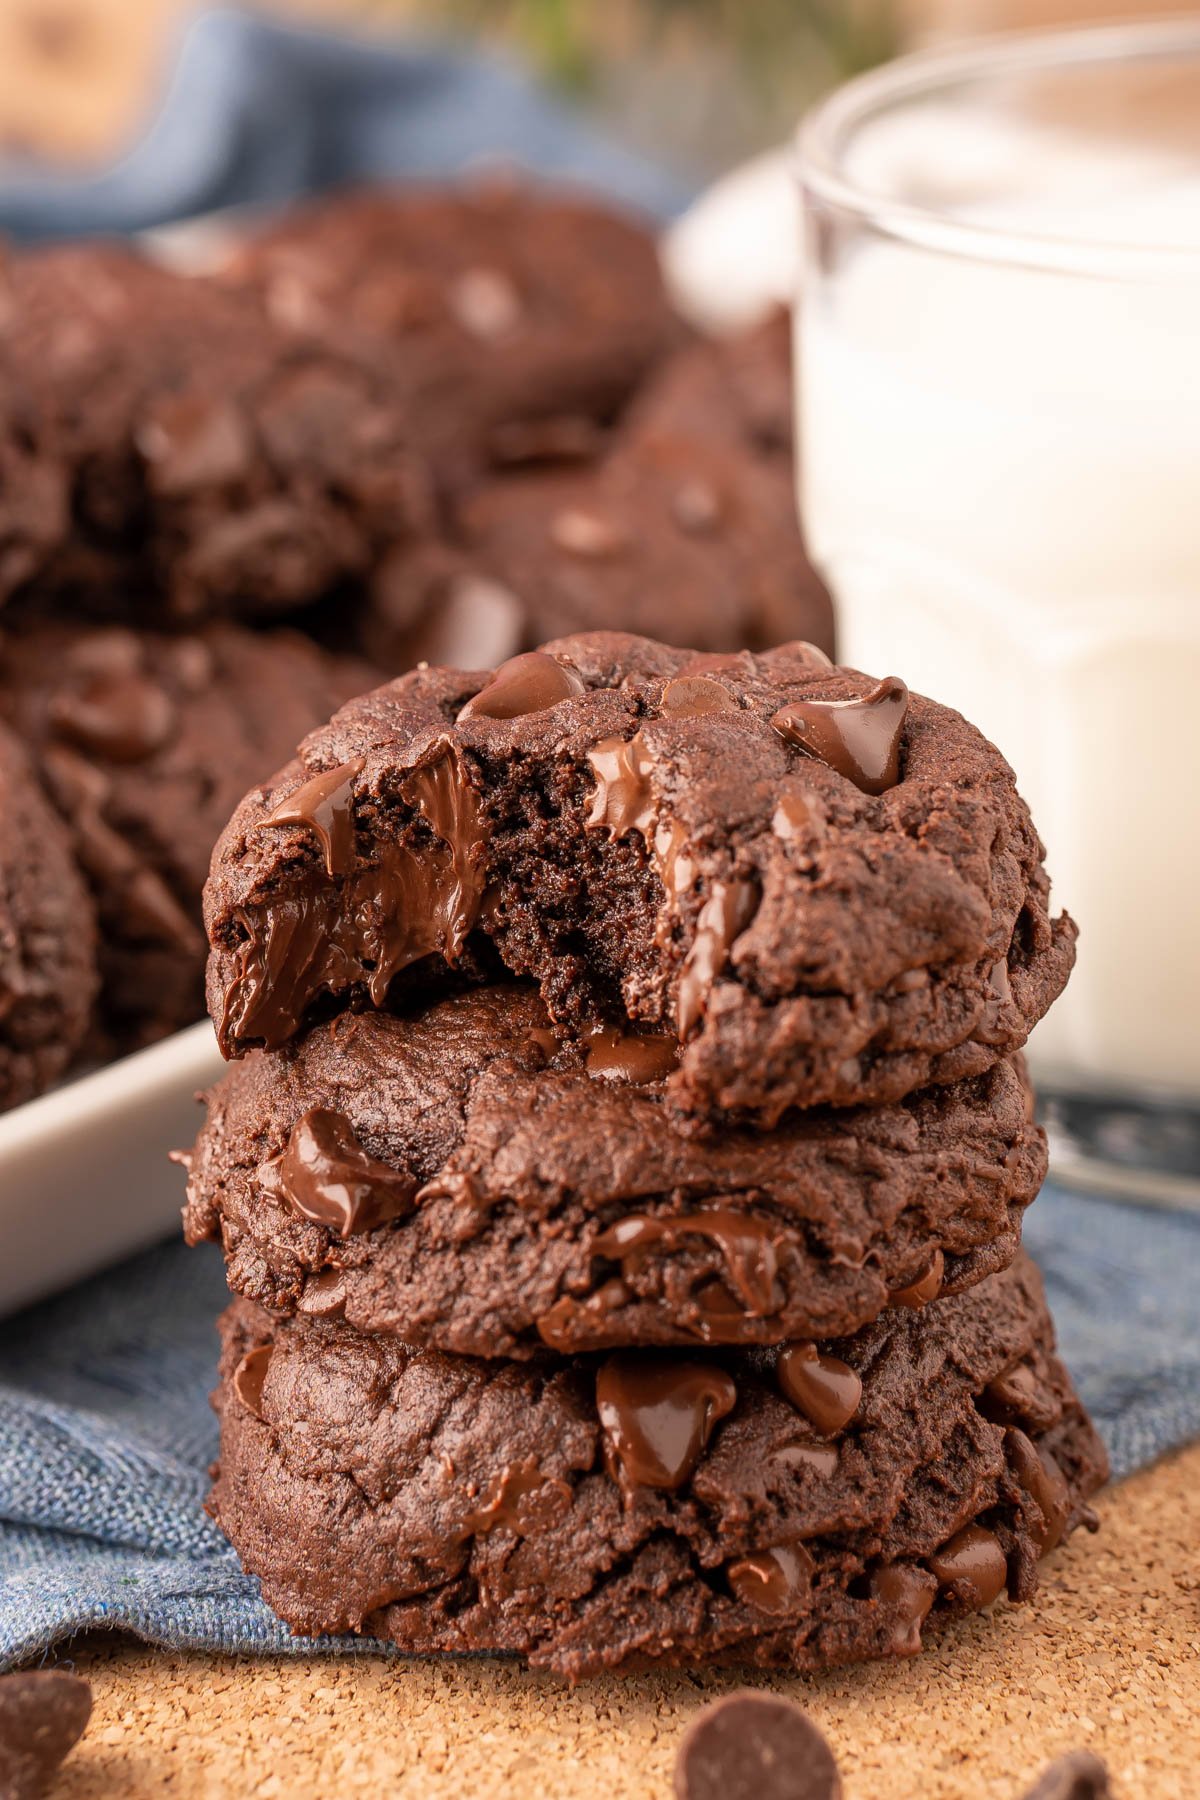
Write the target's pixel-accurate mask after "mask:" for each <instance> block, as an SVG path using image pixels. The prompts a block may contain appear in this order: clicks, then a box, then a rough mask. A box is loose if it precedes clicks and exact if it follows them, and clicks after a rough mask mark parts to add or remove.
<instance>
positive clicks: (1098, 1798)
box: [1025, 1750, 1112, 1800]
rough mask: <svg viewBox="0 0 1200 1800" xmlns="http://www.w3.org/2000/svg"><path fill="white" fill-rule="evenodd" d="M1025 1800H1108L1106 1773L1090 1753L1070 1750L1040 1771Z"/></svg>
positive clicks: (1103, 1767) (1110, 1790)
mask: <svg viewBox="0 0 1200 1800" xmlns="http://www.w3.org/2000/svg"><path fill="white" fill-rule="evenodd" d="M1025 1800H1112V1787H1111V1786H1110V1784H1109V1779H1108V1770H1107V1768H1106V1767H1105V1765H1104V1764H1103V1763H1102V1762H1101V1760H1100V1758H1099V1757H1098V1756H1093V1755H1092V1753H1091V1751H1090V1750H1072V1751H1070V1752H1069V1753H1068V1755H1066V1756H1060V1757H1057V1758H1056V1759H1055V1761H1054V1762H1052V1763H1051V1764H1050V1766H1049V1768H1048V1769H1045V1770H1043V1772H1042V1774H1041V1776H1040V1777H1039V1779H1038V1780H1037V1781H1035V1782H1034V1784H1033V1786H1032V1787H1031V1788H1030V1790H1029V1792H1028V1794H1026V1796H1025Z"/></svg>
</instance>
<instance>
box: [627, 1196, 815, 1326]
mask: <svg viewBox="0 0 1200 1800" xmlns="http://www.w3.org/2000/svg"><path fill="white" fill-rule="evenodd" d="M775 1235H777V1233H775V1228H774V1226H772V1224H770V1222H768V1220H766V1219H756V1217H754V1215H752V1213H741V1211H734V1210H732V1208H727V1206H712V1208H709V1210H705V1211H702V1213H680V1215H678V1217H664V1219H655V1217H651V1215H648V1213H631V1215H630V1217H628V1219H621V1220H617V1224H615V1226H610V1228H608V1229H606V1231H601V1235H599V1237H597V1238H596V1244H594V1246H592V1249H594V1251H596V1255H597V1256H613V1258H619V1260H621V1262H622V1265H624V1273H626V1276H631V1274H633V1273H635V1269H637V1265H639V1260H640V1258H642V1256H644V1255H646V1253H648V1251H653V1249H657V1247H658V1246H662V1247H664V1249H676V1247H678V1246H680V1242H682V1240H684V1238H689V1237H703V1238H709V1242H711V1244H714V1246H716V1247H718V1249H720V1253H721V1256H723V1258H725V1267H727V1271H729V1280H730V1285H732V1287H734V1289H736V1292H738V1300H739V1307H738V1309H734V1321H736V1327H738V1325H741V1323H743V1312H750V1314H754V1316H756V1318H765V1316H766V1314H770V1312H777V1310H779V1303H781V1294H779V1289H777V1287H775V1271H777V1267H779V1258H777V1253H775ZM720 1323H721V1321H720V1319H718V1318H716V1314H714V1309H712V1307H711V1305H709V1310H707V1319H702V1321H700V1327H698V1328H700V1336H705V1337H709V1341H716V1343H729V1341H732V1343H736V1341H738V1337H739V1336H743V1334H741V1332H739V1330H738V1328H734V1332H732V1334H727V1332H725V1330H721V1328H720ZM714 1325H716V1328H712V1327H714Z"/></svg>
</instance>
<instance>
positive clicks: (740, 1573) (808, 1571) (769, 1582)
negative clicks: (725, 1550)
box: [725, 1544, 814, 1618]
mask: <svg viewBox="0 0 1200 1800" xmlns="http://www.w3.org/2000/svg"><path fill="white" fill-rule="evenodd" d="M813 1567H814V1564H813V1559H812V1557H811V1556H810V1555H809V1553H808V1551H807V1550H806V1549H805V1548H804V1545H803V1544H776V1545H774V1546H773V1547H772V1548H771V1549H770V1550H760V1551H757V1552H756V1553H755V1554H754V1555H753V1556H744V1557H742V1558H741V1560H740V1561H738V1562H734V1563H730V1565H729V1567H728V1569H727V1570H726V1571H725V1573H726V1575H727V1576H728V1579H729V1585H730V1587H731V1588H732V1589H733V1591H734V1593H735V1594H736V1595H737V1597H738V1599H739V1600H743V1601H745V1603H746V1605H747V1606H752V1607H753V1608H754V1610H755V1611H756V1612H761V1613H766V1614H767V1615H768V1616H769V1617H771V1618H784V1617H787V1616H788V1615H789V1614H792V1615H794V1614H795V1613H797V1612H799V1611H801V1610H802V1609H803V1607H804V1605H805V1603H806V1601H807V1600H808V1597H809V1595H810V1594H811V1592H812V1577H813Z"/></svg>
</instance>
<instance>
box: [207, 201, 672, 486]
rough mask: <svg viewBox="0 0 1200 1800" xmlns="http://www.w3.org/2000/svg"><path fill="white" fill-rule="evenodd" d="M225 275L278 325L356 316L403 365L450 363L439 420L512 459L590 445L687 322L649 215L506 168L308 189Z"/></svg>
mask: <svg viewBox="0 0 1200 1800" xmlns="http://www.w3.org/2000/svg"><path fill="white" fill-rule="evenodd" d="M225 280H226V281H227V282H228V283H230V284H232V285H235V286H238V287H240V288H242V289H243V290H248V291H249V292H251V293H253V294H256V295H257V296H258V297H259V300H260V303H261V305H262V306H263V309H264V311H265V312H266V314H267V316H268V317H269V318H270V319H271V321H272V322H273V323H274V324H275V325H277V326H279V327H281V328H284V329H287V330H291V331H299V332H302V333H306V334H310V335H314V336H317V337H327V336H329V335H330V334H334V335H340V334H344V333H345V332H347V331H351V332H353V333H355V334H357V335H358V336H361V337H362V338H364V339H365V340H367V341H371V340H374V341H376V342H386V343H388V344H390V345H391V346H393V348H394V349H395V350H396V351H397V352H398V354H399V356H400V358H401V360H402V361H403V362H404V363H405V364H406V365H408V364H413V365H417V366H419V365H420V364H422V363H424V362H425V361H427V359H428V358H429V357H430V356H431V355H432V356H434V357H436V358H437V360H438V361H439V362H441V363H444V364H446V365H448V366H450V367H453V368H454V369H455V370H456V371H457V380H456V381H455V383H454V385H453V402H454V404H453V413H454V417H452V418H450V417H446V418H443V420H442V421H441V422H440V423H441V429H440V431H438V435H439V437H440V438H441V440H442V442H443V444H447V443H449V442H450V440H451V439H452V438H453V437H457V438H458V440H459V442H460V443H462V444H465V443H466V442H467V440H474V446H475V448H476V449H477V450H478V451H479V452H481V453H482V459H483V460H484V461H488V460H491V461H493V462H500V463H513V462H526V461H538V460H542V459H543V458H550V459H557V458H558V457H560V456H564V455H565V456H568V457H570V456H572V455H577V454H580V453H581V452H582V453H587V452H589V451H590V450H591V449H593V448H594V447H595V443H596V441H597V435H598V428H599V427H601V426H602V425H603V424H604V423H605V422H606V421H608V420H609V419H611V418H612V416H613V415H614V414H615V413H616V412H617V411H618V410H619V408H620V406H621V405H622V404H623V403H624V402H625V401H626V400H627V398H628V397H629V395H630V393H631V392H632V391H633V390H634V388H635V387H636V385H637V383H638V382H639V381H640V380H641V379H642V377H643V376H644V375H645V374H646V372H647V371H648V370H649V369H650V368H651V367H653V365H654V364H655V362H656V361H657V359H658V358H659V357H661V356H662V355H663V354H664V353H665V351H666V350H667V349H668V348H669V347H670V346H672V345H673V344H675V343H677V342H679V341H680V340H681V339H682V336H683V331H682V327H681V326H680V325H679V323H678V321H677V320H676V319H675V318H674V316H673V314H672V312H671V310H670V307H669V304H668V302H667V297H666V290H665V288H664V286H663V282H662V276H661V273H660V269H659V262H658V250H657V246H656V243H655V239H654V237H653V235H652V233H651V231H650V230H649V229H648V228H647V227H646V226H645V225H643V224H642V223H641V222H640V221H639V220H638V219H636V218H634V217H632V216H630V215H628V214H626V213H623V212H618V211H615V210H613V208H612V207H610V206H607V205H605V204H604V203H603V202H601V201H599V200H597V199H596V198H594V197H589V196H587V195H585V194H584V193H583V192H582V191H577V190H572V189H569V188H561V187H555V186H553V185H549V184H540V183H537V182H535V181H532V180H516V179H512V178H508V177H499V176H495V177H493V178H492V179H490V180H475V181H473V182H469V183H468V182H464V183H462V184H461V185H459V186H443V187H437V188H423V187H418V186H413V187H400V188H394V189H367V190H363V191H361V192H357V193H348V194H347V193H341V194H336V195H333V196H330V197H328V198H324V199H318V200H315V201H312V202H309V203H308V204H306V205H304V206H300V207H296V208H294V209H293V210H292V211H290V212H289V213H288V214H287V215H286V216H285V217H284V218H283V219H282V220H281V221H280V222H279V223H277V224H275V225H272V226H269V227H268V228H267V229H266V230H265V231H262V232H260V233H259V234H257V235H256V236H255V237H253V238H252V239H251V240H250V241H249V242H248V243H247V244H246V245H245V246H243V248H242V249H241V251H240V253H239V254H238V255H237V256H235V258H234V259H233V261H232V262H231V264H230V266H229V268H228V269H227V271H226V274H225ZM431 424H432V425H433V427H434V429H435V430H437V422H436V421H431Z"/></svg>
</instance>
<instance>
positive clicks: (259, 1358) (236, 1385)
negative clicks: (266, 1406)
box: [233, 1344, 274, 1419]
mask: <svg viewBox="0 0 1200 1800" xmlns="http://www.w3.org/2000/svg"><path fill="white" fill-rule="evenodd" d="M273 1349H274V1345H273V1344H260V1345H259V1346H258V1348H257V1350H247V1352H246V1354H245V1356H243V1358H242V1360H241V1362H240V1363H239V1364H238V1366H237V1368H236V1369H235V1370H234V1371H233V1391H234V1393H235V1394H236V1395H237V1397H238V1399H239V1400H240V1402H241V1404H242V1405H243V1406H244V1407H245V1408H246V1411H247V1412H250V1413H253V1414H254V1417H255V1418H256V1419H261V1418H262V1416H263V1414H262V1394H263V1384H264V1383H265V1381H266V1379H267V1370H268V1368H269V1367H270V1364H271V1353H272V1351H273Z"/></svg>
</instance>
